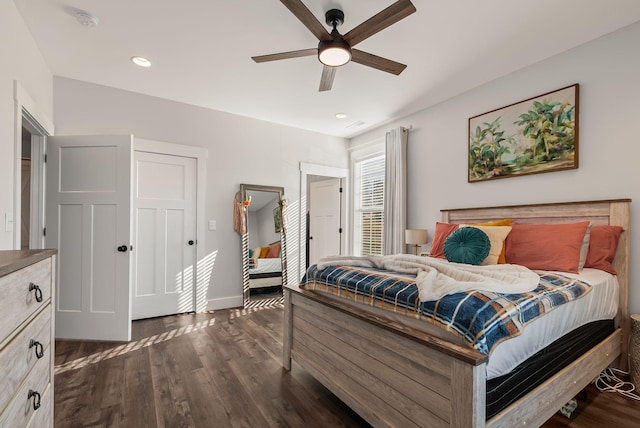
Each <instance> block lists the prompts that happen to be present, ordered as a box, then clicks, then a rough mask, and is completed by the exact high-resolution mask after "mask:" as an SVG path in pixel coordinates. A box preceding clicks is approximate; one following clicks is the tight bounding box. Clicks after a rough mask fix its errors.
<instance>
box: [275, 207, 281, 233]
mask: <svg viewBox="0 0 640 428" xmlns="http://www.w3.org/2000/svg"><path fill="white" fill-rule="evenodd" d="M273 224H274V225H275V227H276V233H280V232H281V231H282V208H280V206H279V205H278V206H277V207H275V208H274V209H273Z"/></svg>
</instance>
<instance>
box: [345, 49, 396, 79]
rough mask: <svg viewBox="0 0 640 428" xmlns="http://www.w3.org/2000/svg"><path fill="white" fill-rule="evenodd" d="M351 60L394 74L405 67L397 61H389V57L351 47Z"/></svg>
mask: <svg viewBox="0 0 640 428" xmlns="http://www.w3.org/2000/svg"><path fill="white" fill-rule="evenodd" d="M351 61H353V62H357V63H358V64H362V65H366V66H368V67H373V68H376V69H378V70H381V71H386V72H387V73H391V74H395V75H396V76H397V75H398V74H400V73H402V71H403V70H404V69H405V68H407V66H406V65H405V64H400V63H399V62H395V61H391V60H390V59H387V58H383V57H381V56H378V55H374V54H370V53H368V52H364V51H361V50H358V49H351Z"/></svg>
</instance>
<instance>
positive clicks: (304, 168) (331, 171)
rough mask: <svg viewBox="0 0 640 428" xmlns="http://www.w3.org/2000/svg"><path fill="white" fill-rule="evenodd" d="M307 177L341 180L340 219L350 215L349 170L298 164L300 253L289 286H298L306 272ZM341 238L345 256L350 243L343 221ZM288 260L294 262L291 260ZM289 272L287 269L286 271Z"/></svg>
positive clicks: (305, 163)
mask: <svg viewBox="0 0 640 428" xmlns="http://www.w3.org/2000/svg"><path fill="white" fill-rule="evenodd" d="M308 175H320V176H324V177H334V178H341V179H343V182H342V191H343V196H342V197H343V201H345V202H346V203H345V207H344V208H345V209H344V212H343V213H342V219H343V220H345V219H348V218H349V217H350V215H349V214H348V213H350V212H351V208H350V207H351V199H350V198H349V189H350V186H349V170H348V169H346V168H339V167H335V166H327V165H318V164H312V163H307V162H300V198H299V199H298V200H299V201H300V206H299V208H300V209H299V213H298V224H299V225H300V227H299V230H298V248H299V249H300V251H299V252H298V254H297V257H298V272H297V275H290V276H289V279H288V281H289V284H292V283H293V284H296V285H297V284H299V283H300V280H301V279H302V276H303V275H304V273H305V271H306V260H307V240H306V231H307V223H306V218H307V181H308V180H307V176H308ZM343 224H344V228H343V231H342V232H343V236H344V237H345V239H343V241H342V249H341V250H342V254H345V250H346V248H349V246H350V245H351V244H350V241H351V234H350V233H349V230H350V227H349V225H348V223H347V222H345V221H343ZM290 260H295V259H294V258H291V259H290ZM287 270H288V271H289V272H291V271H290V270H289V269H287Z"/></svg>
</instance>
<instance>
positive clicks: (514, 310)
mask: <svg viewBox="0 0 640 428" xmlns="http://www.w3.org/2000/svg"><path fill="white" fill-rule="evenodd" d="M537 273H538V274H540V284H539V285H538V287H537V288H536V289H535V290H533V291H532V292H529V293H521V294H502V293H491V292H479V291H467V292H460V293H455V294H450V295H447V296H444V297H443V298H441V299H439V300H433V301H425V302H421V301H420V300H419V299H418V287H417V286H416V284H415V281H414V280H413V278H411V277H408V276H406V275H402V274H398V273H394V272H389V271H379V270H376V269H371V268H366V269H365V268H359V267H350V266H331V267H327V268H325V269H323V270H318V269H317V267H316V265H313V266H311V267H310V268H309V269H308V270H307V272H306V274H305V276H304V278H303V279H302V282H301V286H302V287H303V288H305V289H312V290H319V291H324V292H329V293H332V294H335V295H338V296H342V297H345V298H348V299H351V300H354V301H357V302H360V303H365V304H368V305H370V306H374V307H382V308H386V309H390V310H393V311H394V312H401V313H404V314H405V315H409V316H412V317H414V318H418V319H422V320H425V321H427V322H430V323H432V324H435V325H438V326H440V327H442V328H444V329H445V330H448V331H451V332H453V333H455V334H457V335H459V336H460V337H462V338H463V339H464V341H465V342H467V343H469V344H470V346H472V347H474V348H475V349H477V350H478V351H480V352H481V353H483V354H490V353H491V350H492V349H493V348H494V347H495V346H496V345H497V344H499V343H500V342H501V341H503V340H505V339H508V338H510V337H513V336H517V335H519V334H520V333H521V331H522V330H523V329H524V327H525V325H526V324H527V323H529V322H531V321H533V320H534V319H536V318H538V317H540V316H542V315H544V314H545V313H548V312H550V311H552V310H553V309H554V308H556V307H558V306H560V305H562V304H565V303H568V302H570V301H572V300H576V299H578V298H580V297H581V296H584V295H585V294H587V293H588V292H590V291H591V288H592V287H591V286H590V285H589V284H587V283H585V282H583V281H580V280H577V279H573V278H569V277H567V276H564V275H560V274H557V273H552V272H545V271H539V272H537Z"/></svg>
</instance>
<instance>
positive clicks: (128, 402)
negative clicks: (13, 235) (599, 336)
mask: <svg viewBox="0 0 640 428" xmlns="http://www.w3.org/2000/svg"><path fill="white" fill-rule="evenodd" d="M282 315H283V314H282V305H281V304H277V303H268V302H267V301H265V303H263V304H262V305H258V306H257V307H255V308H253V309H244V310H243V309H227V310H220V311H212V312H208V313H200V314H184V315H176V316H168V317H162V318H154V319H148V320H142V321H135V322H134V323H133V340H132V342H131V343H128V344H120V343H105V342H85V341H58V342H57V343H56V359H55V360H56V375H55V425H56V427H89V426H91V427H127V428H128V427H136V428H137V427H167V428H175V427H367V426H368V425H367V424H366V422H364V421H363V420H362V419H361V418H359V417H358V415H356V414H355V413H354V412H352V411H351V410H350V409H349V408H348V407H346V406H345V405H344V404H343V403H342V402H341V401H340V400H338V399H337V398H336V397H335V396H334V395H332V394H331V393H330V392H329V391H328V390H326V389H325V388H324V387H323V386H322V385H320V384H319V383H318V382H316V381H315V380H314V379H313V378H312V377H311V376H309V375H308V374H307V373H306V372H305V371H304V370H302V369H300V368H298V367H296V366H295V364H294V367H293V370H292V371H291V372H287V371H285V370H283V369H282V367H281V355H282ZM639 421H640V402H636V401H633V400H631V399H628V398H624V397H622V396H620V395H618V394H611V393H600V392H598V391H597V390H596V389H595V388H593V387H592V386H591V387H589V389H588V394H587V399H586V401H582V402H580V406H579V407H578V409H577V410H576V411H575V412H574V416H573V418H572V419H568V418H566V417H564V416H561V415H556V416H554V417H553V418H552V419H550V420H549V421H548V422H547V423H546V424H545V425H544V426H545V427H549V428H553V427H574V428H578V427H581V428H596V427H607V426H610V427H637V426H639V424H640V422H639Z"/></svg>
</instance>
